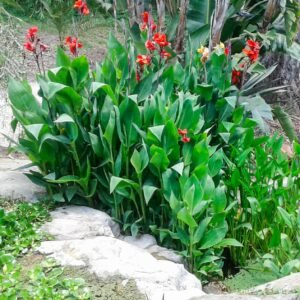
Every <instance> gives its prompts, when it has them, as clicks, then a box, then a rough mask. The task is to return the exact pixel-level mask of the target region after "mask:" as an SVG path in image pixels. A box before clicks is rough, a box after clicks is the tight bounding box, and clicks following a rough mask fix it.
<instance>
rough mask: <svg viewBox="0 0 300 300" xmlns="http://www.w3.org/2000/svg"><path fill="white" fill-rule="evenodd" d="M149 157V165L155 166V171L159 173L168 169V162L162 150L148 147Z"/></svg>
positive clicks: (153, 146)
mask: <svg viewBox="0 0 300 300" xmlns="http://www.w3.org/2000/svg"><path fill="white" fill-rule="evenodd" d="M150 155H151V159H150V163H151V164H152V165H153V166H155V167H156V169H157V170H159V171H160V172H161V173H162V172H164V171H165V170H166V169H167V168H168V166H169V164H170V161H169V159H168V156H167V154H166V152H165V151H164V149H162V148H160V147H157V146H155V145H152V146H151V147H150Z"/></svg>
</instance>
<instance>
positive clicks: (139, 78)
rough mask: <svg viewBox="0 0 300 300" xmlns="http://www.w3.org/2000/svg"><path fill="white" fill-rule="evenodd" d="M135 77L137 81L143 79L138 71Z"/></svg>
mask: <svg viewBox="0 0 300 300" xmlns="http://www.w3.org/2000/svg"><path fill="white" fill-rule="evenodd" d="M135 79H136V81H137V82H139V81H140V80H141V75H140V73H139V72H138V71H137V72H136V73H135Z"/></svg>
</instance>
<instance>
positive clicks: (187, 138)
mask: <svg viewBox="0 0 300 300" xmlns="http://www.w3.org/2000/svg"><path fill="white" fill-rule="evenodd" d="M190 140H191V139H190V138H189V137H187V136H184V137H182V139H181V141H182V142H184V143H189V142H190Z"/></svg>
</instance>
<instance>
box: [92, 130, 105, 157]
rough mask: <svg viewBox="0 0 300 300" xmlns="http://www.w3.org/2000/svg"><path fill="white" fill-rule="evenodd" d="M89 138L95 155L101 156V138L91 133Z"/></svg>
mask: <svg viewBox="0 0 300 300" xmlns="http://www.w3.org/2000/svg"><path fill="white" fill-rule="evenodd" d="M89 137H90V141H91V145H92V148H93V151H94V153H95V154H96V155H97V156H101V153H102V144H101V140H100V138H99V137H98V136H97V135H96V134H93V133H91V132H89Z"/></svg>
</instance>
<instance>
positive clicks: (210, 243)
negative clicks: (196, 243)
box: [200, 227, 227, 249]
mask: <svg viewBox="0 0 300 300" xmlns="http://www.w3.org/2000/svg"><path fill="white" fill-rule="evenodd" d="M226 233H227V228H226V227H219V228H214V229H211V230H209V231H208V232H207V233H206V234H205V235H204V237H203V238H202V239H201V241H200V249H208V248H211V247H214V246H215V245H217V244H219V243H220V242H221V241H222V240H223V239H224V238H225V236H226Z"/></svg>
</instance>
